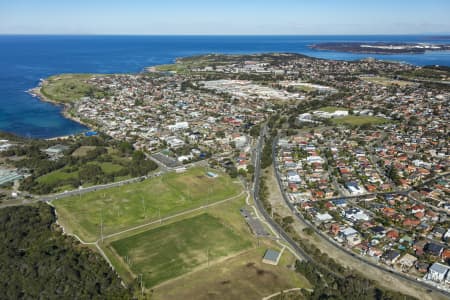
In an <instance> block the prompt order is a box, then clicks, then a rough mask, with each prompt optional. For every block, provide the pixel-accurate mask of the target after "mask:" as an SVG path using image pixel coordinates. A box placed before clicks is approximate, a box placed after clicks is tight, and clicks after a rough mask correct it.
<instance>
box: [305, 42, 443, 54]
mask: <svg viewBox="0 0 450 300" xmlns="http://www.w3.org/2000/svg"><path fill="white" fill-rule="evenodd" d="M310 48H312V49H315V50H326V51H339V52H351V53H367V54H403V53H410V54H411V53H413V54H414V53H415V54H423V53H425V52H426V51H445V50H450V45H447V44H439V45H438V44H428V43H413V44H412V43H384V42H376V43H359V42H345V43H318V44H313V45H311V46H310Z"/></svg>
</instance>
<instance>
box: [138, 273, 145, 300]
mask: <svg viewBox="0 0 450 300" xmlns="http://www.w3.org/2000/svg"><path fill="white" fill-rule="evenodd" d="M139 276H140V277H141V297H144V286H143V284H142V274H139Z"/></svg>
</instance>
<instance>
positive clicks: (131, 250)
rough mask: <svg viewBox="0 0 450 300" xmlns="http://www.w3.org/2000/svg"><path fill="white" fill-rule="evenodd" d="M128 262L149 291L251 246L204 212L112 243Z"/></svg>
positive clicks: (231, 229) (229, 228)
mask: <svg viewBox="0 0 450 300" xmlns="http://www.w3.org/2000/svg"><path fill="white" fill-rule="evenodd" d="M111 246H112V248H113V249H114V250H115V252H116V253H117V254H118V255H119V256H120V257H121V258H122V259H123V260H124V261H126V260H127V259H128V261H129V263H128V265H129V268H130V269H131V270H132V272H133V273H134V274H135V275H137V274H142V275H143V281H144V283H145V286H146V287H147V288H149V287H151V286H155V285H157V284H159V283H161V282H163V281H166V280H168V279H171V278H175V277H178V276H180V275H182V274H185V273H188V272H190V271H192V270H193V269H194V268H196V267H198V266H201V265H206V264H207V262H208V257H209V261H210V262H212V261H214V260H216V259H219V258H221V257H226V256H229V255H231V254H234V253H237V252H239V251H242V250H245V249H246V248H249V247H250V246H251V242H250V241H249V240H247V239H245V238H243V237H241V236H240V235H239V234H238V233H236V232H235V231H234V230H233V228H231V227H229V226H227V225H224V224H223V223H222V222H221V220H220V219H218V218H216V217H214V216H212V215H210V214H207V213H204V214H201V215H198V216H195V217H192V218H188V219H184V220H182V221H178V222H175V223H171V224H168V225H165V226H161V227H158V228H155V229H152V230H149V231H145V232H142V233H139V234H137V235H134V236H130V237H127V238H124V239H121V240H117V241H114V242H112V243H111Z"/></svg>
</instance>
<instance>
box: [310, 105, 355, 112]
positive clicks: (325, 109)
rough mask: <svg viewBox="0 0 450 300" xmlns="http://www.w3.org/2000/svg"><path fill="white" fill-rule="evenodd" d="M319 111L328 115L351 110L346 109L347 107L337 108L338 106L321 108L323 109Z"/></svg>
mask: <svg viewBox="0 0 450 300" xmlns="http://www.w3.org/2000/svg"><path fill="white" fill-rule="evenodd" d="M317 110H319V111H324V112H327V113H334V112H335V111H337V110H349V109H348V108H345V107H337V106H324V107H321V108H319V109H317Z"/></svg>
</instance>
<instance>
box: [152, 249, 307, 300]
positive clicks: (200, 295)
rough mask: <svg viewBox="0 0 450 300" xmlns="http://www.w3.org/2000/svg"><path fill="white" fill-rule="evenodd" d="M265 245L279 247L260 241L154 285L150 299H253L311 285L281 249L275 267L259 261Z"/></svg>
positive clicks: (291, 256) (289, 256)
mask: <svg viewBox="0 0 450 300" xmlns="http://www.w3.org/2000/svg"><path fill="white" fill-rule="evenodd" d="M267 243H269V242H267ZM267 248H271V249H278V247H276V246H273V245H270V244H268V245H266V243H261V247H260V248H256V249H251V250H249V251H245V252H244V253H240V254H239V255H237V256H234V257H231V258H228V259H226V260H224V261H221V262H219V263H218V264H216V265H214V266H213V267H210V268H204V269H202V270H198V271H196V272H193V273H191V274H188V275H187V276H182V277H180V278H176V279H175V280H173V281H170V282H168V283H164V284H162V285H160V286H157V287H156V288H154V292H153V295H152V296H153V299H205V300H206V299H230V300H231V299H255V300H256V299H262V298H263V297H265V296H268V295H271V294H273V293H276V292H279V291H280V290H285V289H290V288H293V287H301V288H311V285H310V284H309V282H308V280H307V279H306V278H304V277H303V276H302V275H301V274H299V273H296V272H295V271H293V270H291V269H289V268H288V265H293V264H294V262H295V258H294V256H293V255H292V254H291V253H289V252H288V251H284V253H283V255H282V257H281V260H280V263H279V264H278V266H272V265H267V264H264V263H262V261H261V258H262V257H263V255H264V252H265V251H266V249H267ZM278 250H279V249H278ZM186 287H189V288H186ZM298 299H302V298H298Z"/></svg>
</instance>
